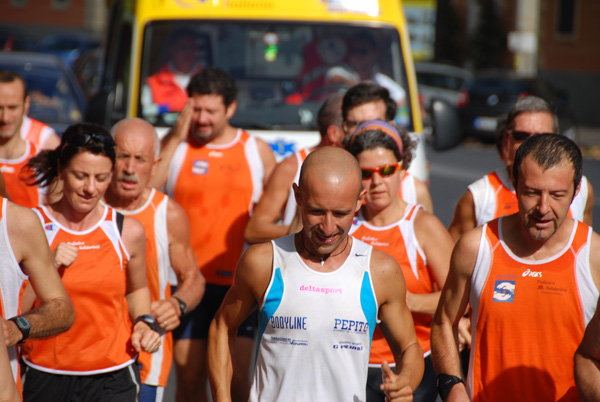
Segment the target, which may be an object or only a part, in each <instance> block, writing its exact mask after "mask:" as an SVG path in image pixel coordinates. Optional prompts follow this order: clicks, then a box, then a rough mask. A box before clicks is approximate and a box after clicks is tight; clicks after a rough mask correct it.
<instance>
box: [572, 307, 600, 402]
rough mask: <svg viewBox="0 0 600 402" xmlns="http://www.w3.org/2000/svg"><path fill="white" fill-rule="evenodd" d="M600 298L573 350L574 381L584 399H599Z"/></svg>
mask: <svg viewBox="0 0 600 402" xmlns="http://www.w3.org/2000/svg"><path fill="white" fill-rule="evenodd" d="M599 308H600V300H599V304H598V305H597V306H596V313H595V314H594V316H593V317H592V319H591V320H590V322H589V323H588V326H587V328H586V330H585V335H584V336H583V340H582V341H581V344H580V345H579V348H578V349H577V351H576V352H575V357H574V360H575V383H576V384H577V390H578V391H579V395H580V396H581V398H582V399H583V400H584V401H590V402H591V401H600V316H599V314H600V309H599Z"/></svg>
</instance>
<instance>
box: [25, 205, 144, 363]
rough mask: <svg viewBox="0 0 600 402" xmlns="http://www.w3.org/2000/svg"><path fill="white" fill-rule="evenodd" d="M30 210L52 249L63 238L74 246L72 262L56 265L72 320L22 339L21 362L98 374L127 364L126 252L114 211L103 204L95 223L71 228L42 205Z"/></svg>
mask: <svg viewBox="0 0 600 402" xmlns="http://www.w3.org/2000/svg"><path fill="white" fill-rule="evenodd" d="M35 211H36V212H37V213H38V215H39V216H40V218H41V220H42V224H43V226H44V230H45V232H46V237H47V238H48V242H49V244H50V248H51V249H52V250H54V249H55V248H56V247H57V246H58V244H59V243H62V242H65V243H70V244H73V245H76V246H78V248H79V251H78V254H77V258H76V260H75V262H74V263H73V264H71V266H69V267H67V268H65V269H64V270H63V269H60V271H61V275H62V281H63V284H64V286H65V289H66V291H67V293H68V294H69V297H70V299H71V302H72V303H73V307H74V309H75V322H74V323H73V325H72V326H71V328H70V329H69V330H68V331H67V332H64V333H62V334H59V335H57V336H53V337H50V338H46V339H31V340H28V341H27V342H25V343H24V344H23V357H24V359H25V362H26V363H27V364H28V365H30V366H32V367H34V368H36V369H38V370H41V371H45V372H49V373H55V374H66V375H88V374H99V373H105V372H111V371H115V370H119V369H121V368H123V367H126V366H128V365H129V364H131V363H132V362H133V361H134V357H135V355H136V352H135V350H134V349H133V347H132V345H131V333H132V323H131V320H130V318H129V311H128V307H127V300H126V299H125V295H126V291H127V283H126V282H127V278H126V269H127V261H128V259H129V256H128V254H127V252H126V250H125V247H124V246H123V244H122V241H121V236H120V233H119V229H118V228H117V224H116V212H115V211H114V210H113V209H111V208H108V207H105V211H104V215H103V216H102V218H101V219H100V220H99V221H98V223H97V224H96V225H95V226H93V227H91V228H90V229H87V230H85V231H82V232H76V231H72V230H69V229H66V228H64V227H63V226H62V225H60V223H58V222H57V221H56V220H54V219H53V218H52V217H51V216H50V214H49V213H48V210H47V209H46V207H43V206H42V207H38V208H36V209H35ZM37 304H38V302H37V301H36V305H37Z"/></svg>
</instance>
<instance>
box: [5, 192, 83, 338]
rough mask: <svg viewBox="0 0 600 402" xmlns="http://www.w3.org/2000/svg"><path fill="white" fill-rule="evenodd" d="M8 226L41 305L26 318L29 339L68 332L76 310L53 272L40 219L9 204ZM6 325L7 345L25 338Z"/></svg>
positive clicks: (11, 238)
mask: <svg viewBox="0 0 600 402" xmlns="http://www.w3.org/2000/svg"><path fill="white" fill-rule="evenodd" d="M7 225H8V237H9V239H10V244H11V247H12V249H13V252H14V254H15V257H16V259H17V261H18V262H19V263H20V265H21V269H22V270H23V272H24V273H25V274H26V275H28V276H29V281H30V283H31V286H32V287H33V290H34V292H35V294H36V296H37V299H38V301H39V305H38V306H37V307H36V308H34V309H33V310H30V311H29V312H27V313H25V314H24V316H25V317H26V318H27V320H28V321H29V323H30V325H31V331H30V333H29V337H30V338H41V337H47V336H51V335H56V334H59V333H61V332H64V331H66V330H68V329H69V328H70V327H71V325H72V324H73V321H74V320H75V310H74V309H73V305H72V304H71V300H70V299H69V296H68V295H67V292H66V291H65V288H64V286H63V284H62V281H61V279H60V276H59V275H58V272H57V271H56V269H55V268H54V263H53V259H52V254H51V253H50V248H49V246H48V241H47V240H46V235H45V234H44V229H43V228H42V225H41V223H40V220H39V218H38V217H37V216H36V215H35V213H34V212H33V211H31V210H30V209H28V208H23V207H21V206H18V205H16V204H13V203H11V202H9V204H8V207H7ZM8 318H10V317H8ZM3 324H4V325H3V326H4V335H5V337H6V342H7V345H14V344H15V343H17V342H18V341H20V340H21V338H22V334H21V332H20V331H19V330H18V328H17V326H16V324H15V323H13V322H12V321H8V322H6V321H5V322H4V323H3Z"/></svg>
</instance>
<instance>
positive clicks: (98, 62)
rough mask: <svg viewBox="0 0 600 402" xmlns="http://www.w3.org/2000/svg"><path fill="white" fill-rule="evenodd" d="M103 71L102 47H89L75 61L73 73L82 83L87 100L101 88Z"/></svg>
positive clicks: (80, 83)
mask: <svg viewBox="0 0 600 402" xmlns="http://www.w3.org/2000/svg"><path fill="white" fill-rule="evenodd" d="M102 71H103V58H102V48H94V49H88V50H86V51H84V52H82V53H81V56H79V58H78V59H77V61H76V62H75V66H74V67H73V73H74V74H75V77H76V78H77V82H79V85H81V89H82V90H83V95H84V96H85V99H86V100H89V99H90V98H91V97H92V96H94V95H96V93H97V92H98V90H99V89H100V80H101V78H102Z"/></svg>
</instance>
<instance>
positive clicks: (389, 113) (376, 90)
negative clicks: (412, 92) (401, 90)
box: [342, 82, 397, 121]
mask: <svg viewBox="0 0 600 402" xmlns="http://www.w3.org/2000/svg"><path fill="white" fill-rule="evenodd" d="M380 100H381V101H383V103H385V119H386V120H387V121H392V120H394V117H396V108H397V105H396V102H394V100H393V99H392V98H391V97H390V92H389V91H388V90H387V89H386V88H384V87H382V86H380V85H377V84H373V83H371V82H361V83H359V84H356V85H354V86H353V87H352V88H350V89H348V92H346V95H344V99H343V100H342V118H343V119H344V120H346V118H347V117H348V111H349V110H350V109H352V108H353V107H356V106H360V105H364V104H365V103H369V102H377V101H380Z"/></svg>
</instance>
